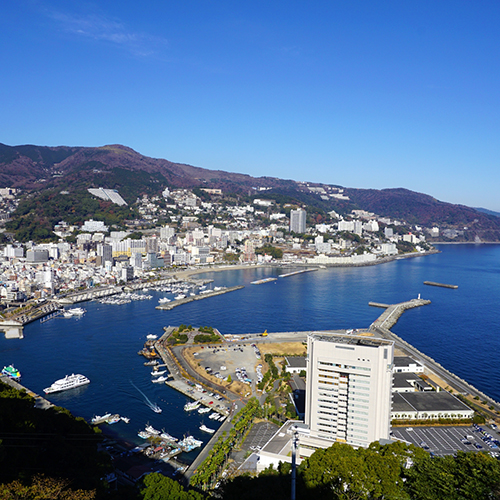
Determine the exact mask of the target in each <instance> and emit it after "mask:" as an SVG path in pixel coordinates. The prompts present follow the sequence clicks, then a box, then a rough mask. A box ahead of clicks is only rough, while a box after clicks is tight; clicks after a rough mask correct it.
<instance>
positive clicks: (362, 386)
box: [305, 334, 394, 447]
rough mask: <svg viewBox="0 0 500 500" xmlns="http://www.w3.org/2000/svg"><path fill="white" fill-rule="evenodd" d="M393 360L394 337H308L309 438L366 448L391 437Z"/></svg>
mask: <svg viewBox="0 0 500 500" xmlns="http://www.w3.org/2000/svg"><path fill="white" fill-rule="evenodd" d="M393 360H394V343H393V342H392V341H388V340H383V339H376V338H373V337H361V336H354V335H348V334H345V335H343V334H312V335H310V336H309V337H308V340H307V382H306V384H307V387H306V413H305V423H306V425H307V426H308V427H309V429H310V436H311V438H318V439H321V440H326V441H332V442H335V441H339V442H344V443H348V444H351V445H353V446H364V447H366V446H368V445H369V444H370V443H372V442H373V441H378V440H379V439H389V432H390V419H391V406H392V392H391V389H392V368H393V366H392V365H393Z"/></svg>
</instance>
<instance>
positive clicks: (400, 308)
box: [368, 298, 431, 330]
mask: <svg viewBox="0 0 500 500" xmlns="http://www.w3.org/2000/svg"><path fill="white" fill-rule="evenodd" d="M430 303H431V301H430V300H424V299H421V298H418V299H412V300H408V301H407V302H401V303H399V304H391V305H387V304H381V303H379V302H369V303H368V305H370V306H373V307H381V308H383V309H385V311H384V312H383V313H382V314H381V315H380V316H379V317H378V318H377V319H376V320H375V321H374V322H373V323H372V324H371V325H370V329H372V328H383V329H386V330H390V329H391V328H392V327H393V326H394V325H395V324H396V323H397V321H398V319H399V318H400V317H401V315H402V314H403V313H404V312H405V311H407V310H408V309H413V308H415V307H420V306H425V305H427V304H430Z"/></svg>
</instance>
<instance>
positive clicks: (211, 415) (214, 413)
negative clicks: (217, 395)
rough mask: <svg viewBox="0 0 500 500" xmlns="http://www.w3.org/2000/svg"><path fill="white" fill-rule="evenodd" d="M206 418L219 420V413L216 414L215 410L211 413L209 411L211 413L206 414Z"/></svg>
mask: <svg viewBox="0 0 500 500" xmlns="http://www.w3.org/2000/svg"><path fill="white" fill-rule="evenodd" d="M208 418H209V419H210V420H219V414H218V413H216V412H213V413H211V414H210V415H209V416H208Z"/></svg>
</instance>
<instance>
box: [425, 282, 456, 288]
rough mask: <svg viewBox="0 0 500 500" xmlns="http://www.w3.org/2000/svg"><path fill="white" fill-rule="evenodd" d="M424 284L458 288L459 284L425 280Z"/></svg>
mask: <svg viewBox="0 0 500 500" xmlns="http://www.w3.org/2000/svg"><path fill="white" fill-rule="evenodd" d="M424 285H430V286H440V287H441V288H458V285H447V284H446V283H436V282H435V281H424Z"/></svg>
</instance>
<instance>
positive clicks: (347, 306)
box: [0, 244, 500, 463]
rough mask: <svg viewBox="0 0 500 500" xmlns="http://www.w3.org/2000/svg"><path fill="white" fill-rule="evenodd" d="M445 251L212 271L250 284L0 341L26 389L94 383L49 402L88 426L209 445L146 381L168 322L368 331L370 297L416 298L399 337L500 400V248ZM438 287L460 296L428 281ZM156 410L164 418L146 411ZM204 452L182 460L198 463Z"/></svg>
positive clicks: (188, 416) (129, 436)
mask: <svg viewBox="0 0 500 500" xmlns="http://www.w3.org/2000/svg"><path fill="white" fill-rule="evenodd" d="M437 248H438V249H439V251H440V253H437V254H433V255H427V256H422V257H415V258H404V259H397V260H394V261H392V262H388V263H385V264H381V265H376V266H367V267H348V268H347V267H345V268H328V269H319V270H318V271H314V272H307V273H302V274H297V275H294V276H290V277H286V278H278V279H277V280H276V281H271V282H268V283H265V284H261V285H252V284H251V282H252V281H255V280H258V279H261V278H267V277H278V276H279V275H280V274H283V273H284V272H289V271H290V270H292V269H290V268H288V267H287V268H286V269H283V268H271V267H258V268H248V269H241V270H228V271H221V272H207V273H205V274H203V275H199V276H198V277H203V278H207V279H213V280H214V281H213V283H212V284H211V285H210V286H212V287H215V286H235V285H244V288H243V289H241V290H238V291H235V292H231V293H227V294H224V295H219V296H216V297H211V298H208V299H205V300H200V301H194V302H191V303H188V304H185V305H182V306H180V307H177V308H174V309H172V310H170V311H161V310H157V309H155V306H156V305H158V299H159V298H161V297H165V296H166V297H170V295H169V294H168V293H165V292H158V291H152V290H151V291H148V292H146V293H147V294H150V295H152V296H153V298H152V299H151V300H144V301H135V302H131V303H129V304H125V305H108V304H101V303H99V302H94V301H93V302H86V303H82V304H79V305H80V306H82V307H84V308H85V309H86V311H87V312H86V314H85V315H84V316H82V317H81V318H70V319H64V318H55V319H52V320H49V321H46V322H44V323H42V322H40V321H37V322H34V323H31V324H29V325H27V326H26V327H25V329H24V338H23V339H5V338H3V336H1V338H0V364H1V365H2V366H4V365H7V364H13V365H14V366H15V367H16V368H18V369H19V370H20V371H21V373H22V384H23V385H24V386H26V387H27V388H29V389H31V390H32V391H34V392H36V393H38V394H42V395H43V389H44V388H45V387H48V386H50V385H51V384H52V383H53V382H54V381H55V380H57V379H60V378H63V377H64V376H65V375H67V374H71V373H81V374H84V375H86V376H87V377H88V378H89V379H90V381H91V383H90V384H88V385H86V386H83V387H80V388H77V389H73V390H71V391H67V392H62V393H58V394H57V393H56V394H52V395H50V398H49V399H50V401H51V402H53V403H54V404H56V405H58V406H63V407H65V408H67V409H69V410H70V411H71V412H72V414H73V415H75V416H79V417H83V418H85V419H87V420H89V421H90V419H91V418H92V417H93V416H95V415H103V414H105V413H108V412H110V413H118V414H120V415H122V416H125V417H129V418H130V423H129V424H126V423H125V422H119V423H117V424H114V425H113V431H114V432H115V433H116V434H117V435H118V436H119V437H120V438H122V439H124V440H126V441H128V442H130V443H131V444H141V443H142V442H143V441H142V440H141V438H139V437H138V436H137V432H138V431H140V430H142V429H144V427H145V426H146V425H147V424H151V425H152V426H153V427H155V428H157V429H159V430H161V429H164V430H165V431H166V432H168V433H170V434H172V435H173V436H176V437H179V438H182V437H183V436H185V435H189V434H190V435H193V436H195V437H196V438H199V439H202V440H203V441H204V442H208V440H209V439H210V436H209V435H206V434H203V433H202V431H200V430H199V426H200V425H201V424H202V423H205V424H206V425H207V426H208V427H211V428H216V427H217V425H218V424H217V423H216V422H214V421H212V420H209V419H208V417H207V416H206V415H200V414H198V413H197V412H191V413H187V412H185V411H184V410H183V406H184V404H185V403H186V402H187V401H188V399H187V397H186V396H184V395H182V394H180V393H178V392H177V391H175V390H174V389H171V388H169V387H168V386H166V385H164V384H153V383H151V379H152V377H151V374H150V372H151V367H147V366H144V361H145V359H144V358H143V357H142V356H139V355H138V354H137V352H138V351H139V350H140V349H141V348H142V346H143V344H144V342H145V340H146V336H147V335H148V334H156V335H158V336H161V335H162V333H163V328H164V327H165V326H169V325H180V324H182V323H183V324H186V325H193V326H212V327H215V328H217V329H218V330H219V331H220V332H221V333H223V334H246V333H262V332H264V331H266V330H267V331H268V332H294V331H313V330H337V329H350V328H368V327H369V325H370V324H371V323H372V322H373V321H374V320H375V319H376V318H377V317H378V316H379V315H380V314H381V312H382V310H381V309H377V308H374V307H370V306H369V305H368V303H369V302H370V301H374V302H382V303H388V304H394V303H398V302H403V301H407V300H410V299H412V298H416V297H418V295H420V296H421V297H422V298H424V299H430V300H431V301H432V303H431V304H430V305H427V306H423V307H419V308H416V309H412V310H409V311H407V312H405V313H404V314H403V316H402V317H401V318H400V319H399V321H398V323H397V324H396V325H395V326H394V327H393V328H392V330H393V332H394V333H396V334H397V335H399V336H400V337H401V338H403V339H404V340H406V341H407V342H409V343H410V344H412V345H414V346H415V347H417V348H418V349H419V350H420V351H422V352H424V353H425V354H427V355H429V356H431V357H432V358H434V359H435V360H436V361H438V362H439V363H441V364H442V365H443V366H444V367H445V368H447V369H448V370H450V371H452V372H454V373H456V374H457V375H458V376H460V377H461V378H463V379H465V380H467V381H468V382H469V383H471V384H472V385H474V386H475V387H476V388H477V389H479V390H481V391H483V392H484V393H486V394H488V395H489V396H491V397H492V398H494V399H495V400H497V401H500V375H499V370H498V366H499V363H498V355H499V353H500V307H499V306H500V245H488V244H482V245H473V244H470V245H469V244H462V245H459V244H457V245H439V246H437ZM424 281H435V282H440V283H447V284H452V285H458V288H457V289H450V288H439V287H434V286H427V285H424V284H423V282H424ZM151 404H157V405H159V406H160V407H161V408H162V410H163V411H162V413H160V414H157V413H154V412H153V411H152V410H151V407H150V405H151ZM196 454H197V452H192V453H190V454H185V455H184V456H181V459H182V460H183V461H185V462H187V463H189V462H191V461H192V460H193V459H194V458H195V456H196Z"/></svg>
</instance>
